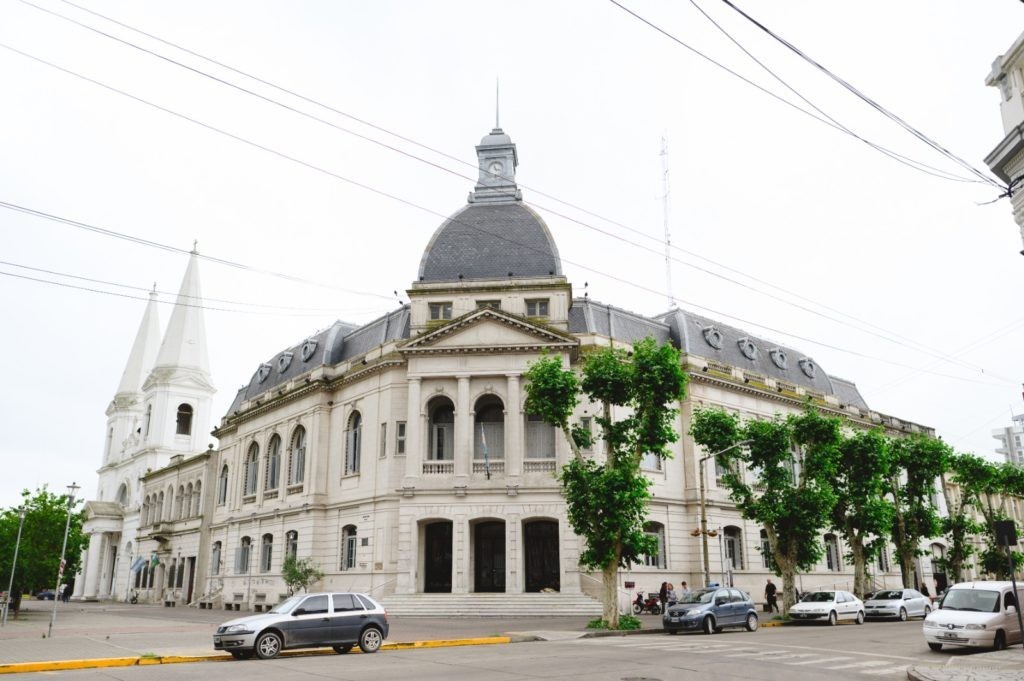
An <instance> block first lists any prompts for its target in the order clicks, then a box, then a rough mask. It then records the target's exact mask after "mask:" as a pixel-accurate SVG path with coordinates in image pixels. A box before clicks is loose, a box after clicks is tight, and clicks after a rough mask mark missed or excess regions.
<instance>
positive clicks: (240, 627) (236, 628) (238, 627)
mask: <svg viewBox="0 0 1024 681" xmlns="http://www.w3.org/2000/svg"><path fill="white" fill-rule="evenodd" d="M224 633H225V634H251V633H252V632H251V631H249V628H248V627H247V626H245V625H244V624H232V625H231V626H230V627H228V628H227V629H225V630H224Z"/></svg>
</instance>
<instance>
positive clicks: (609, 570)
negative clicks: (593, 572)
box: [601, 557, 619, 629]
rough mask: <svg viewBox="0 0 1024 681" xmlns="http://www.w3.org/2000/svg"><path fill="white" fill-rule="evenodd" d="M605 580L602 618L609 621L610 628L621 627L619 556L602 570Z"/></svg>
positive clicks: (602, 596)
mask: <svg viewBox="0 0 1024 681" xmlns="http://www.w3.org/2000/svg"><path fill="white" fill-rule="evenodd" d="M601 574H602V576H603V580H602V583H601V586H602V587H603V588H602V594H601V600H602V602H603V603H602V605H603V606H604V614H603V615H602V617H601V619H603V620H604V621H605V622H607V623H608V628H609V629H618V628H619V585H618V576H619V561H618V558H617V557H616V559H615V560H614V561H612V562H610V563H609V564H608V565H605V566H604V569H603V570H601Z"/></svg>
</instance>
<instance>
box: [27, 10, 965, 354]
mask: <svg viewBox="0 0 1024 681" xmlns="http://www.w3.org/2000/svg"><path fill="white" fill-rule="evenodd" d="M20 1H21V2H22V3H23V4H26V5H28V6H30V7H33V8H35V9H37V10H40V11H43V12H45V13H47V14H50V15H53V16H55V17H58V18H60V19H63V20H65V21H68V22H70V23H72V24H75V25H77V26H80V27H82V28H85V29H87V30H90V31H92V32H94V33H97V34H99V35H102V36H104V37H107V38H110V39H112V40H115V41H116V42H118V43H121V44H124V45H126V46H129V47H132V48H134V49H137V50H139V51H141V52H144V53H146V54H149V55H151V56H154V57H156V58H159V59H161V60H163V61H166V62H169V63H171V64H174V65H176V66H179V67H181V68H184V69H186V70H188V71H190V72H192V73H195V74H197V75H200V76H203V77H206V78H210V79H212V80H214V81H215V82H217V83H220V84H222V85H226V86H228V87H231V88H233V89H236V90H239V91H241V92H244V93H246V94H249V95H251V96H254V97H257V98H258V99H260V100H263V101H266V102H269V103H271V104H274V105H277V106H280V107H282V108H284V109H286V110H288V111H291V112H294V113H297V114H299V115H302V116H304V117H306V118H310V119H312V120H315V121H318V122H320V123H322V124H325V125H327V126H329V127H331V128H334V129H336V130H339V131H341V132H345V133H347V134H351V135H354V136H356V137H358V138H360V139H363V140H365V141H368V142H371V143H373V144H377V145H379V146H382V147H384V148H386V149H388V150H390V151H392V152H395V153H398V154H401V155H404V156H407V157H409V158H412V159H414V160H417V161H420V162H423V163H426V164H428V165H430V166H432V167H434V168H437V169H439V170H442V171H444V172H447V173H450V174H453V175H456V176H459V177H462V178H464V179H467V180H469V181H474V180H475V178H474V177H471V176H469V175H465V174H462V173H459V172H457V171H453V170H450V169H448V168H446V167H444V166H442V165H439V164H437V163H434V162H432V161H429V160H427V159H424V158H422V157H420V156H416V155H414V154H410V153H408V152H406V151H404V150H402V149H399V148H397V147H394V146H391V145H388V144H385V143H383V142H380V141H379V140H376V139H374V138H371V137H368V136H366V135H362V134H360V133H357V132H355V131H352V130H350V129H348V128H345V127H342V126H339V125H337V124H335V123H333V122H331V121H328V120H325V119H323V118H320V117H318V116H315V115H313V114H310V113H308V112H305V111H302V110H300V109H296V108H295V107H292V106H290V105H288V104H285V103H282V102H279V101H277V100H274V99H272V98H269V97H266V96H264V95H262V94H259V93H256V92H253V91H251V90H249V89H247V88H244V87H241V86H239V85H237V84H235V83H231V82H230V81H226V80H224V79H222V78H219V77H217V76H214V75H212V74H209V73H206V72H204V71H202V70H199V69H196V68H194V67H192V66H189V65H186V64H183V63H181V62H178V61H177V60H174V59H172V58H170V57H167V56H165V55H162V54H159V53H157V52H154V51H152V50H149V49H147V48H145V47H142V46H140V45H136V44H135V43H132V42H130V41H127V40H124V39H123V38H120V37H118V36H114V35H111V34H109V33H107V32H105V31H102V30H100V29H97V28H95V27H92V26H89V25H88V24H85V23H82V22H80V21H77V20H75V19H72V18H70V17H67V16H65V15H63V14H60V13H58V12H54V11H52V10H49V9H45V8H42V7H40V6H38V5H36V4H34V3H32V2H29V0H20ZM61 2H64V3H65V4H67V5H70V6H72V7H75V8H77V9H81V10H83V11H85V12H88V13H90V14H93V15H95V16H98V17H100V18H103V19H105V20H107V21H110V22H112V23H115V24H117V25H119V26H122V27H125V28H128V29H129V30H132V31H134V32H137V33H139V34H141V35H145V36H147V37H150V38H152V39H153V40H157V41H159V42H161V43H164V44H167V45H170V46H172V47H174V48H175V49H178V50H181V51H184V52H186V53H188V54H191V55H194V56H196V57H198V58H200V59H203V60H206V61H208V62H210V63H213V64H217V65H218V66H221V67H223V68H226V69H229V70H231V71H233V72H235V73H238V74H240V75H243V76H244V77H246V78H250V79H253V80H255V81H257V82H260V83H264V84H266V85H268V86H270V87H273V88H275V89H277V90H279V91H281V92H285V93H287V94H290V95H292V96H295V97H298V98H300V99H302V100H303V101H306V102H309V103H312V104H315V105H316V106H319V107H322V108H324V109H326V110H328V111H332V112H334V113H338V114H340V115H343V116H346V117H348V118H351V119H352V120H356V121H358V122H360V123H362V124H365V125H369V126H371V127H373V128H375V129H378V130H381V131H383V132H386V133H387V134H390V135H393V136H396V137H397V138H399V139H402V140H404V141H408V142H410V143H412V144H415V145H417V146H419V147H421V148H424V149H427V150H430V151H432V152H434V153H438V154H442V155H443V156H445V157H446V158H450V159H453V160H456V161H458V162H459V163H464V164H466V165H470V164H468V163H466V162H464V161H462V160H461V159H457V158H456V157H454V156H451V155H448V154H445V153H444V152H441V151H438V150H436V149H433V148H431V147H428V146H426V145H423V144H420V143H419V142H416V141H415V140H412V139H411V138H408V137H405V136H401V135H398V134H397V133H394V132H391V131H389V130H387V129H385V128H382V127H380V126H376V125H374V124H373V123H370V122H369V121H366V120H365V119H362V118H358V117H354V116H352V115H351V114H348V113H345V112H343V111H340V110H339V109H336V108H334V107H330V106H328V105H325V104H322V103H320V102H318V101H317V100H314V99H312V98H309V97H306V96H304V95H299V94H297V93H295V92H293V91H292V90H289V89H287V88H283V87H282V86H279V85H275V84H273V83H270V82H269V81H265V80H263V79H261V78H258V77H256V76H253V75H251V74H248V73H246V72H244V71H241V70H239V69H236V68H234V67H231V66H228V65H226V64H223V63H222V62H219V61H217V60H213V59H211V58H209V57H206V56H204V55H202V54H200V53H198V52H195V51H193V50H189V49H187V48H184V47H181V46H180V45H177V44H176V43H172V42H170V41H167V40H164V39H162V38H159V37H157V36H154V35H152V34H150V33H147V32H145V31H141V30H140V29H137V28H134V27H132V26H129V25H128V24H125V23H123V22H119V21H117V20H115V19H112V18H110V17H107V16H105V15H102V14H99V13H97V12H94V11H92V10H89V9H88V8H84V7H81V6H79V5H76V4H75V3H73V2H70V1H69V0H61ZM698 9H699V7H698ZM627 11H628V10H627ZM702 11H703V10H702ZM705 16H706V15H705ZM709 19H710V17H709ZM716 26H717V24H716ZM720 30H721V29H720ZM723 32H724V31H723ZM726 35H728V34H726ZM730 39H731V36H730ZM691 49H692V48H691ZM741 49H742V48H741ZM748 55H749V53H748ZM702 56H703V55H702ZM750 56H751V58H752V59H755V61H757V60H756V58H754V57H753V55H750ZM715 63H716V64H717V62H715ZM758 63H759V64H760V62H758ZM762 66H763V65H762ZM723 68H725V67H723ZM765 68H767V67H765ZM726 70H728V69H726ZM730 73H732V72H731V71H730ZM73 75H77V74H73ZM734 75H737V74H734ZM740 77H741V76H740ZM741 78H742V77H741ZM87 80H88V79H87ZM93 82H97V81H93ZM97 84H100V85H102V83H98V82H97ZM104 87H107V86H105V85H104ZM787 87H788V85H787ZM110 89H113V88H110ZM115 91H117V92H119V93H121V91H118V90H116V89H115ZM121 94H126V93H121ZM769 94H772V93H769ZM128 96H131V95H128ZM132 97H133V96H132ZM133 98H134V97H133ZM136 99H137V98H136ZM140 101H144V102H145V100H140ZM783 101H785V100H783ZM145 103H149V102H145ZM808 103H809V102H808ZM153 106H157V108H161V109H162V107H159V106H158V105H153ZM812 106H813V105H812ZM163 110H165V111H168V110H166V109H163ZM172 113H173V112H172ZM189 120H192V119H189ZM202 125H205V124H202ZM207 127H209V126H207ZM833 127H839V126H838V124H834V125H833ZM218 131H219V130H218ZM850 134H853V133H850ZM229 135H230V134H229ZM858 139H861V138H859V137H858ZM864 141H865V142H867V141H866V140H864ZM867 143H868V144H872V143H870V142H867ZM873 146H877V145H873ZM908 160H909V159H908ZM911 162H913V163H917V162H915V161H911ZM967 181H974V180H967ZM522 186H523V187H524V188H528V189H529V187H527V186H526V185H522ZM364 188H365V187H364ZM531 191H534V192H536V193H539V194H541V195H543V196H548V197H550V198H553V199H554V200H556V201H558V202H559V203H563V204H564V205H567V206H570V207H572V208H574V209H577V210H581V211H583V212H585V213H587V214H590V215H593V216H595V217H598V218H599V219H601V220H604V221H607V222H610V223H611V224H614V225H616V226H618V227H621V228H623V229H626V230H628V231H630V232H632V233H635V234H639V235H641V236H643V237H645V238H647V239H651V240H652V241H658V240H657V238H656V237H653V236H651V235H649V234H647V233H645V232H642V231H640V230H637V229H634V228H631V227H629V226H627V225H624V224H621V223H618V222H615V221H613V220H609V219H608V218H604V217H602V216H600V215H597V214H596V213H591V212H589V211H586V210H585V209H582V208H580V207H578V206H575V205H574V204H571V203H568V202H566V201H563V200H561V199H558V198H557V197H551V196H550V195H549V194H545V193H543V192H538V190H531ZM532 205H533V206H534V207H536V208H538V209H540V210H543V211H546V212H548V213H550V214H552V215H556V216H558V217H560V218H562V219H565V220H568V221H570V222H573V223H576V224H578V225H580V226H582V227H584V228H587V229H590V230H593V231H596V232H598V233H600V234H602V235H605V236H608V237H609V238H612V239H616V240H619V241H622V242H623V243H626V244H628V245H631V246H634V247H636V248H639V249H641V250H644V251H647V252H648V253H651V254H653V255H658V256H659V257H661V255H662V253H661V251H660V250H655V249H654V248H653V247H647V246H644V245H643V244H639V243H637V242H635V241H632V240H630V239H626V238H624V237H622V236H620V235H617V234H614V233H612V232H609V231H608V230H606V229H602V228H600V227H597V226H595V225H592V224H589V223H586V222H584V221H581V220H579V219H577V218H575V217H572V216H569V215H566V214H564V213H561V212H559V211H557V210H554V209H552V208H550V207H547V206H544V205H540V204H537V203H536V202H533V203H532ZM659 245H660V244H659ZM670 248H672V249H673V250H677V251H679V252H683V253H686V254H688V255H690V256H692V257H696V258H698V259H700V260H702V261H705V262H708V263H710V264H713V265H715V266H716V267H719V268H722V269H725V270H727V271H729V272H732V273H734V274H737V275H740V276H743V277H744V278H747V279H750V280H752V281H755V282H757V283H759V284H762V285H764V286H768V287H770V288H772V289H775V290H777V291H781V292H783V293H785V294H787V295H789V296H792V297H795V298H797V299H800V300H804V301H806V302H809V303H811V304H813V305H817V306H818V307H821V308H824V309H827V310H829V311H831V312H834V313H836V314H839V315H840V316H842V317H845V318H847V319H850V320H852V321H854V322H856V323H857V324H860V325H863V326H867V327H870V328H873V329H875V330H877V331H882V332H884V333H876V332H875V331H871V330H868V329H865V328H863V327H862V326H857V324H850V323H848V322H846V321H843V320H841V319H837V318H835V317H832V316H830V315H827V314H824V313H822V312H820V311H818V310H814V309H811V308H808V307H806V306H804V305H800V304H797V303H794V302H792V301H790V300H786V299H784V298H781V297H779V296H775V295H772V294H770V293H767V292H765V291H763V290H762V289H760V288H757V287H754V286H751V285H749V284H746V283H743V282H740V281H737V280H735V279H733V278H730V277H727V276H725V275H722V274H721V273H719V272H715V271H712V270H709V269H707V268H704V267H701V266H699V265H696V264H694V263H690V262H687V261H684V260H680V259H678V258H673V257H671V256H669V258H670V259H671V260H672V261H674V262H677V263H679V264H681V265H683V266H685V267H690V268H692V269H695V270H697V271H699V272H703V273H705V274H707V275H709V276H712V277H715V278H718V279H721V280H722V281H725V282H728V283H731V284H733V285H737V286H740V287H742V288H744V289H747V290H749V291H751V292H753V293H756V294H758V295H762V296H765V297H768V298H771V299H773V300H776V301H778V302H781V303H783V304H785V305H789V306H792V307H794V308H796V309H799V310H802V311H804V312H808V313H810V314H813V315H816V316H819V317H822V318H824V319H827V320H829V321H832V322H835V323H838V324H841V325H844V326H848V327H850V328H854V329H857V330H858V331H861V332H862V333H867V334H869V335H873V336H876V337H878V338H882V339H883V340H886V341H888V342H892V343H894V344H896V345H900V346H904V347H907V346H906V344H905V343H902V342H900V341H901V340H903V341H908V342H909V343H911V344H912V345H914V346H915V348H916V349H918V350H921V351H924V352H927V353H928V354H930V355H932V356H934V357H938V358H942V359H944V360H946V361H950V362H952V363H956V364H960V365H962V366H965V367H968V368H972V369H979V370H980V369H981V367H978V366H975V365H972V364H970V363H969V362H965V361H963V360H960V359H959V358H953V357H949V356H948V355H944V354H943V352H942V351H941V350H937V349H934V348H930V347H928V346H927V345H924V344H922V343H919V342H917V341H915V340H913V339H910V338H907V337H905V336H901V335H900V334H898V333H894V332H892V331H890V330H887V329H884V328H883V327H880V326H877V325H875V324H872V323H871V322H868V321H866V320H863V319H859V318H857V317H855V316H853V315H849V314H847V313H845V312H843V311H841V310H837V309H836V308H834V307H830V306H828V305H825V304H824V303H820V302H817V301H814V300H812V299H810V298H808V297H806V296H803V295H801V294H799V293H796V292H794V291H789V290H787V289H785V288H783V287H780V286H777V285H775V284H772V283H771V282H767V281H764V280H762V279H759V278H757V277H754V276H752V275H749V274H746V273H744V272H741V271H740V270H737V269H735V268H732V267H729V266H728V265H725V264H723V263H719V262H716V261H714V260H712V259H710V258H706V257H704V256H702V255H700V254H697V253H694V252H692V251H688V250H686V249H682V248H679V247H677V246H675V245H670ZM896 339H899V340H896Z"/></svg>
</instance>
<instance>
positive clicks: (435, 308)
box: [430, 302, 452, 322]
mask: <svg viewBox="0 0 1024 681" xmlns="http://www.w3.org/2000/svg"><path fill="white" fill-rule="evenodd" d="M451 318H452V304H451V303H450V302H447V303H431V304H430V321H432V322H433V321H439V320H444V319H451Z"/></svg>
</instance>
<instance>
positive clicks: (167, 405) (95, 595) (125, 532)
mask: <svg viewBox="0 0 1024 681" xmlns="http://www.w3.org/2000/svg"><path fill="white" fill-rule="evenodd" d="M202 305H203V301H202V293H201V290H200V286H199V269H198V254H197V253H196V252H195V251H192V254H191V257H190V258H189V263H188V269H187V270H186V271H185V278H184V280H183V281H182V283H181V288H180V290H179V292H178V297H177V300H176V301H175V304H174V310H173V312H172V313H171V320H170V322H169V323H168V325H167V331H166V332H165V333H164V337H163V342H162V343H160V322H159V319H158V313H157V300H156V292H155V291H154V292H153V293H150V296H149V302H148V303H147V305H146V311H145V313H144V314H143V317H142V323H141V324H140V325H139V331H138V333H137V334H136V337H135V342H134V343H133V344H132V349H131V352H130V353H129V355H128V362H127V364H126V366H125V370H124V373H123V374H122V376H121V381H120V383H119V384H118V387H117V392H116V393H115V395H114V399H113V400H112V401H111V403H110V405H109V406H108V407H107V428H106V437H105V440H104V451H103V456H102V464H101V466H100V468H99V471H98V474H99V484H98V486H97V495H96V496H97V498H96V500H94V501H89V502H87V503H86V507H85V508H86V522H85V526H84V528H83V530H84V531H85V532H86V533H87V534H88V535H89V548H88V549H87V550H86V552H85V554H84V555H83V557H82V572H81V574H80V575H79V576H78V577H77V578H76V580H75V590H74V598H76V599H84V600H97V599H99V600H102V599H108V598H123V597H124V594H125V593H126V589H127V575H128V568H129V566H130V565H131V562H132V560H133V558H134V554H135V550H134V549H135V546H134V542H135V539H136V531H137V530H138V528H139V520H140V518H139V515H140V509H141V499H140V491H141V482H140V478H141V477H142V476H143V475H145V474H146V473H147V472H148V471H151V470H157V469H159V468H162V467H164V466H166V465H167V464H168V463H169V462H170V459H171V457H172V456H174V455H176V454H184V455H186V456H187V455H189V454H194V453H197V452H200V451H202V450H204V449H206V447H207V444H208V443H209V441H210V436H209V432H210V422H211V409H212V398H213V393H214V392H215V389H214V387H213V384H212V382H211V380H210V370H209V360H208V358H207V350H206V327H205V324H204V321H203V313H202Z"/></svg>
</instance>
